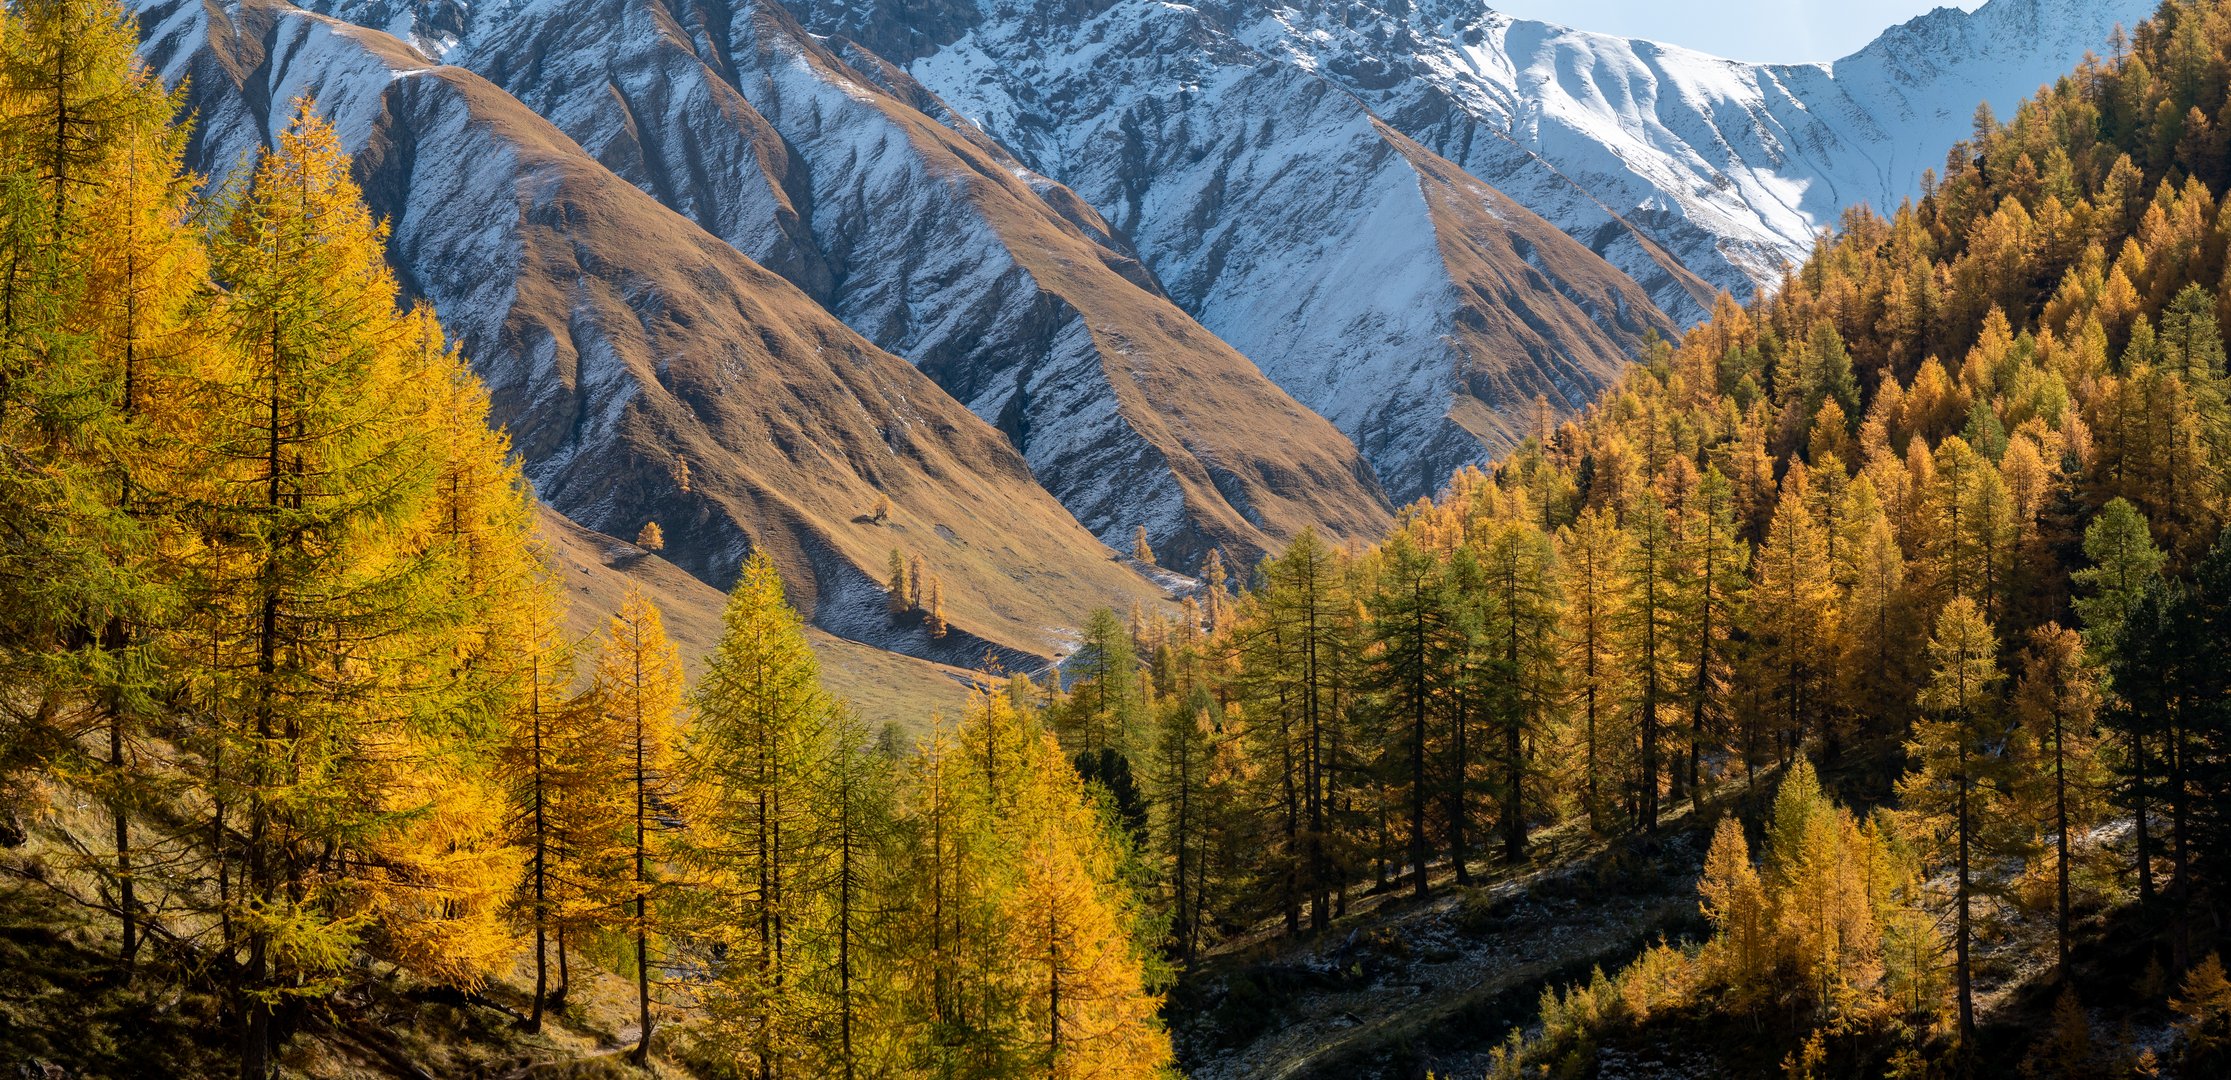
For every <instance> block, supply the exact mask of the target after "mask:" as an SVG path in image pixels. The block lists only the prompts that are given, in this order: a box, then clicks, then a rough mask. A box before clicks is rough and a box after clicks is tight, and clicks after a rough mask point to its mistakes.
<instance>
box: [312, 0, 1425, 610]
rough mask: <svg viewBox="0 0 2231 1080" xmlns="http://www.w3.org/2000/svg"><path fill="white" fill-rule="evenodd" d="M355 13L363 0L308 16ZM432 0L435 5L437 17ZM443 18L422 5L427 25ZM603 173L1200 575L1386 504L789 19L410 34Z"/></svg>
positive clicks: (995, 172)
mask: <svg viewBox="0 0 2231 1080" xmlns="http://www.w3.org/2000/svg"><path fill="white" fill-rule="evenodd" d="M321 6H323V7H325V8H326V9H327V10H329V11H330V12H331V13H333V14H334V15H336V16H339V17H343V18H346V19H349V20H352V21H356V22H359V23H366V24H380V23H388V22H394V21H397V20H398V19H402V20H406V21H407V20H408V19H409V18H410V17H411V16H409V15H408V14H405V15H401V16H398V15H396V14H395V13H394V12H393V11H391V10H389V9H386V8H383V7H379V6H376V5H352V4H349V3H346V2H343V0H332V2H328V3H325V4H323V5H321ZM443 10H446V9H443ZM427 18H428V19H430V20H431V19H433V18H434V16H427ZM414 25H415V26H416V27H417V29H416V32H417V33H418V35H419V36H420V38H421V39H422V40H424V41H425V42H426V43H427V45H428V47H429V48H441V49H443V50H444V51H443V53H442V57H443V59H444V60H445V61H446V62H449V63H452V64H457V65H460V66H464V67H467V68H469V69H471V70H473V71H475V72H478V73H480V74H482V75H484V76H486V77H487V78H488V79H489V80H490V81H492V82H494V83H495V84H497V85H498V86H500V87H502V88H503V89H505V90H506V91H508V92H510V93H511V94H512V95H513V96H515V97H517V98H518V99H519V100H520V101H521V102H522V103H524V104H525V105H526V106H528V107H529V108H530V109H532V110H534V111H535V112H536V113H538V114H540V115H542V116H544V117H546V118H548V119H549V120H550V121H551V122H552V123H554V124H556V125H557V126H558V127H559V128H560V129H561V130H563V131H565V132H566V134H568V135H569V136H571V137H573V138H574V139H575V140H576V141H577V142H579V143H580V144H581V145H582V147H583V148H585V149H586V150H587V151H588V152H589V153H590V154H591V155H592V156H594V157H595V158H596V159H597V160H598V161H600V162H601V163H603V164H604V165H605V166H606V167H608V168H610V169H611V170H612V171H613V172H614V173H616V174H617V175H619V176H621V177H622V178H624V179H626V180H628V181H629V182H631V183H633V184H635V185H636V186H637V187H639V188H641V189H643V190H644V191H645V192H647V193H649V194H651V195H653V196H654V197H656V198H658V199H659V200H660V201H661V202H662V203H664V204H665V205H667V206H668V207H670V208H672V209H674V210H675V211H677V212H679V213H681V214H683V215H685V216H687V217H689V218H690V219H691V220H693V221H695V222H697V223H698V224H699V225H701V226H703V227H704V228H705V229H707V230H708V231H710V232H712V233H713V234H714V235H716V236H719V237H721V238H722V239H724V240H726V241H728V242H729V243H730V244H732V245H733V246H735V247H736V248H737V249H738V250H739V251H742V252H743V253H745V254H747V255H749V256H751V257H752V258H753V259H755V260H757V261H759V262H760V263H761V264H762V265H765V266H767V267H768V268H770V269H773V270H775V271H776V272H778V273H781V274H783V275H784V276H785V277H787V278H789V279H790V281H791V282H792V283H793V284H795V285H797V286H798V287H799V288H800V289H802V290H804V291H805V292H806V294H807V295H809V296H811V297H812V298H813V299H814V300H815V301H816V302H818V303H820V304H822V305H824V306H825V307H826V308H827V309H828V310H829V311H830V312H832V313H834V314H836V315H837V316H838V317H840V318H841V319H843V320H844V321H845V323H847V324H848V325H850V326H852V327H853V328H854V329H856V330H858V331H860V332H861V333H862V334H864V335H866V336H867V337H868V338H869V339H870V340H873V341H874V342H875V343H876V344H878V345H880V346H882V347H884V348H885V349H888V350H890V351H892V352H894V353H897V354H899V355H901V356H904V357H906V358H908V359H909V360H911V361H913V362H914V363H915V364H916V365H917V366H919V367H920V368H921V369H922V370H923V371H925V372H927V373H928V374H929V375H930V376H931V377H932V378H934V379H935V380H937V382H938V383H939V384H940V385H941V386H943V387H944V388H945V389H946V390H947V391H948V392H949V393H951V394H952V395H953V396H955V397H956V398H958V399H959V400H960V401H961V402H963V403H964V404H965V405H967V406H968V408H969V409H970V410H972V411H973V412H975V413H976V415H978V416H979V417H981V418H983V419H984V420H986V421H987V422H990V423H993V424H996V425H997V426H998V427H999V428H1000V429H1001V430H1002V431H1004V432H1005V433H1006V434H1007V435H1008V437H1009V439H1010V440H1011V441H1012V442H1013V444H1014V445H1015V447H1016V448H1017V449H1019V450H1020V451H1021V452H1022V455H1023V457H1024V459H1025V460H1026V461H1028V462H1029V464H1030V467H1031V469H1032V471H1033V473H1034V474H1035V475H1036V476H1037V477H1038V479H1039V481H1040V483H1042V484H1043V485H1044V486H1045V487H1046V488H1047V489H1048V490H1050V491H1051V492H1053V493H1054V495H1055V496H1056V497H1057V498H1059V499H1060V500H1061V501H1062V503H1063V505H1065V506H1066V507H1068V508H1069V510H1070V511H1071V512H1072V513H1073V514H1075V516H1076V517H1077V518H1078V519H1079V520H1081V521H1083V522H1084V523H1085V524H1086V525H1087V527H1089V528H1090V529H1091V530H1092V531H1093V532H1094V533H1096V534H1097V535H1099V536H1100V537H1101V538H1102V539H1104V540H1107V541H1109V542H1115V543H1122V544H1125V545H1127V544H1128V542H1129V539H1130V537H1131V535H1132V532H1133V529H1134V528H1135V527H1137V526H1139V525H1144V526H1145V527H1146V528H1147V530H1148V534H1149V536H1150V537H1151V539H1152V540H1153V541H1154V543H1155V546H1156V548H1157V549H1158V550H1160V551H1161V552H1162V553H1163V555H1164V557H1165V558H1166V559H1167V560H1169V561H1171V562H1173V563H1174V564H1176V565H1180V566H1188V565H1192V564H1193V562H1194V561H1196V560H1198V559H1199V558H1200V557H1202V556H1203V555H1205V554H1206V552H1207V551H1208V550H1210V549H1211V548H1218V547H1220V548H1223V549H1225V551H1226V552H1227V555H1228V556H1232V557H1237V558H1240V559H1243V560H1249V561H1251V559H1252V557H1253V556H1254V555H1256V554H1258V553H1260V552H1263V551H1265V550H1269V549H1270V548H1272V547H1274V546H1275V545H1277V544H1278V543H1280V542H1282V541H1283V540H1285V539H1286V538H1288V537H1291V536H1292V535H1294V534H1295V533H1297V532H1298V531H1300V530H1301V529H1302V528H1305V527H1315V528H1318V529H1320V530H1322V531H1325V532H1328V533H1330V534H1332V535H1334V536H1336V537H1364V536H1368V535H1372V534H1374V533H1375V532H1376V531H1377V530H1378V529H1380V528H1381V527H1383V526H1384V524H1385V523H1386V521H1387V515H1388V507H1387V503H1386V499H1385V496H1384V495H1383V494H1382V492H1381V490H1380V488H1379V485H1378V482H1377V480H1376V479H1375V478H1374V477H1373V476H1372V474H1371V470H1370V468H1369V466H1368V465H1367V464H1365V462H1364V461H1363V459H1362V457H1361V456H1360V455H1359V454H1358V453H1357V452H1356V450H1355V448H1354V447H1353V445H1352V444H1350V442H1349V441H1348V439H1347V438H1346V437H1344V436H1343V435H1341V434H1340V432H1339V431H1337V430H1335V428H1334V427H1333V426H1332V425H1331V424H1329V423H1327V422H1325V420H1324V419H1322V418H1321V417H1319V416H1317V415H1315V414H1313V413H1312V412H1311V411H1310V410H1309V409H1307V408H1304V407H1302V406H1301V405H1299V404H1297V403H1296V402H1295V401H1294V400H1293V399H1292V398H1291V397H1290V396H1289V395H1288V394H1287V393H1286V392H1284V391H1283V390H1281V389H1279V388H1278V386H1277V385H1275V384H1274V383H1273V382H1272V381H1271V380H1270V379H1268V378H1266V377H1265V376H1264V375H1263V374H1262V373H1261V372H1260V371H1259V370H1257V368H1256V367H1255V365H1254V364H1252V363H1251V362H1249V360H1248V359H1247V358H1246V357H1245V356H1243V355H1241V354H1240V353H1239V352H1237V351H1235V350H1234V349H1233V348H1232V347H1231V346H1230V345H1229V344H1227V343H1226V342H1225V341H1223V340H1221V339H1219V338H1218V337H1217V336H1216V335H1214V334H1212V333H1209V332H1207V331H1206V330H1204V329H1202V328H1201V326H1200V325H1199V324H1198V323H1197V322H1196V321H1195V320H1194V319H1193V318H1191V317H1190V316H1189V315H1187V314H1186V312H1184V311H1182V310H1180V309H1179V308H1178V307H1177V306H1176V305H1175V304H1173V303H1172V302H1171V301H1170V299H1169V298H1168V297H1167V296H1166V295H1164V293H1163V292H1162V289H1161V287H1160V285H1159V284H1158V283H1157V282H1156V280H1155V278H1154V276H1153V275H1152V274H1151V273H1150V272H1149V271H1147V270H1146V269H1145V268H1144V267H1142V266H1141V265H1140V264H1139V262H1138V261H1137V259H1136V258H1135V257H1134V256H1133V254H1132V253H1131V251H1130V248H1129V245H1128V244H1127V243H1126V242H1125V241H1123V240H1121V239H1119V238H1118V237H1117V236H1116V235H1115V234H1114V233H1113V232H1112V231H1111V230H1110V229H1109V227H1108V225H1107V224H1106V222H1105V221H1103V220H1102V219H1101V218H1100V216H1099V215H1098V214H1097V213H1095V212H1094V211H1093V210H1092V209H1091V208H1090V207H1089V206H1088V205H1087V204H1086V203H1085V202H1084V201H1083V200H1080V199H1078V198H1076V197H1075V196H1074V195H1072V194H1071V193H1070V192H1068V191H1067V190H1066V189H1064V188H1062V187H1061V186H1060V185H1058V184H1055V183H1053V182H1051V181H1049V180H1047V179H1046V178H1045V177H1043V176H1041V175H1038V174H1036V173H1033V172H1032V171H1031V170H1029V169H1027V168H1025V167H1024V166H1023V165H1022V164H1021V163H1020V162H1018V161H1016V160H1015V159H1014V158H1013V156H1012V155H1010V154H1008V153H1007V152H1006V151H1005V150H1004V149H1003V148H1001V147H1000V146H999V145H998V144H996V143H994V142H993V141H992V140H990V139H988V138H986V137H984V136H983V135H982V133H980V132H976V131H973V130H956V129H954V128H951V127H947V126H946V125H944V124H941V123H939V122H937V121H936V120H934V119H932V118H931V117H930V116H928V115H927V114H925V113H924V112H923V111H922V109H921V108H918V107H917V104H919V105H922V106H925V107H929V108H938V107H939V106H938V105H937V103H936V102H935V99H934V96H933V95H930V94H929V93H928V92H927V91H925V90H923V89H922V88H921V87H920V86H919V85H918V84H915V83H914V82H913V80H911V79H910V78H908V77H907V76H906V75H905V74H904V73H903V72H901V71H899V70H898V69H896V68H893V67H890V66H889V65H887V64H884V63H883V62H882V61H881V60H879V59H877V58H876V57H874V56H872V55H867V54H864V53H860V52H858V50H853V55H851V56H840V55H839V54H838V53H837V52H836V51H833V50H832V49H830V48H829V47H827V46H825V45H824V43H822V42H821V41H819V40H816V39H815V38H813V37H812V36H811V35H808V34H807V33H806V32H805V31H804V30H803V29H801V28H800V27H799V26H798V24H797V23H796V21H795V20H794V19H792V18H791V16H790V14H789V13H788V11H786V10H785V9H783V8H781V7H780V6H777V5H774V4H769V3H759V2H744V3H736V4H664V3H659V2H655V0H581V2H571V0H568V2H561V3H538V4H524V5H518V6H509V7H498V8H491V9H485V10H480V11H476V12H473V13H471V15H470V17H469V18H468V19H466V20H465V23H464V28H463V29H464V32H463V33H462V34H461V35H458V36H455V37H454V38H451V37H443V36H442V35H441V32H440V31H437V30H436V29H435V27H436V25H437V24H436V23H435V22H432V21H428V22H422V23H418V24H414Z"/></svg>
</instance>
